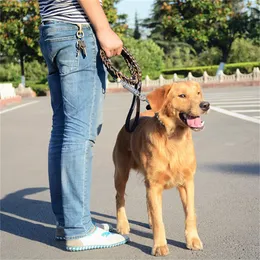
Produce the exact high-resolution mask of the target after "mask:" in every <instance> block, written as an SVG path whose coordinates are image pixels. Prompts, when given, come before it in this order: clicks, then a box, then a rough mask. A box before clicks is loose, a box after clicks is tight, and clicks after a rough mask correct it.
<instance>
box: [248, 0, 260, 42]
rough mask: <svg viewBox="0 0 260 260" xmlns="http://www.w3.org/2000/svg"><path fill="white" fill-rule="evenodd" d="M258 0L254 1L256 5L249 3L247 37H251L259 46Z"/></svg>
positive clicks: (259, 2) (259, 17)
mask: <svg viewBox="0 0 260 260" xmlns="http://www.w3.org/2000/svg"><path fill="white" fill-rule="evenodd" d="M259 6H260V1H259V0H257V1H256V6H251V5H249V12H250V14H249V22H248V24H247V26H248V35H247V37H248V38H250V39H252V40H253V42H254V43H255V44H257V45H258V46H260V9H259Z"/></svg>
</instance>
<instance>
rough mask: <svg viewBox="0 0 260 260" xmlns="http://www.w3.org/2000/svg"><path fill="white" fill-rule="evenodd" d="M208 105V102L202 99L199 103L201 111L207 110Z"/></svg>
mask: <svg viewBox="0 0 260 260" xmlns="http://www.w3.org/2000/svg"><path fill="white" fill-rule="evenodd" d="M209 106H210V103H209V102H206V101H202V102H201V103H200V108H201V109H202V110H203V111H207V110H209Z"/></svg>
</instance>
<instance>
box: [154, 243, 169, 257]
mask: <svg viewBox="0 0 260 260" xmlns="http://www.w3.org/2000/svg"><path fill="white" fill-rule="evenodd" d="M168 254H169V248H168V246H167V245H164V246H154V247H153V250H152V255H154V256H165V255H168Z"/></svg>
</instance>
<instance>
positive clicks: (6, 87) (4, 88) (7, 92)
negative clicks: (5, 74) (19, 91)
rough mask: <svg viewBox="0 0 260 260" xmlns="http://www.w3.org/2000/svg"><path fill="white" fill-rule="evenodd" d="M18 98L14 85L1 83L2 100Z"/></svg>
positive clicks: (0, 93)
mask: <svg viewBox="0 0 260 260" xmlns="http://www.w3.org/2000/svg"><path fill="white" fill-rule="evenodd" d="M14 97H16V93H15V88H14V87H13V84H12V83H0V99H8V98H14Z"/></svg>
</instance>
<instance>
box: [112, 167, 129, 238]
mask: <svg viewBox="0 0 260 260" xmlns="http://www.w3.org/2000/svg"><path fill="white" fill-rule="evenodd" d="M129 172H130V168H129V167H127V166H125V168H124V169H123V168H120V169H119V168H117V167H116V170H115V176H114V180H115V188H116V217H117V232H119V233H120V234H122V235H123V234H129V232H130V226H129V222H128V219H127V216H126V211H125V188H126V183H127V181H128V177H129Z"/></svg>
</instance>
